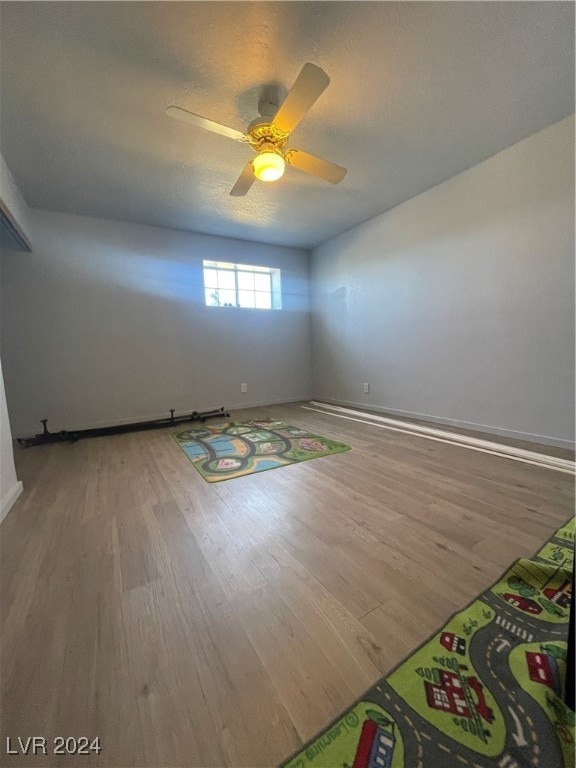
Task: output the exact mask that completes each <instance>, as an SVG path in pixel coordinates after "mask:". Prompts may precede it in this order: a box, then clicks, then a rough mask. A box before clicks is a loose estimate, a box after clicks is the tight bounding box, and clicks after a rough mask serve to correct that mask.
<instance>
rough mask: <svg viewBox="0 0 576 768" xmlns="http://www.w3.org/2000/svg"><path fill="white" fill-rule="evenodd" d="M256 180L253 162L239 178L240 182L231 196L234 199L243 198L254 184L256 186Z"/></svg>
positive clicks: (235, 185)
mask: <svg viewBox="0 0 576 768" xmlns="http://www.w3.org/2000/svg"><path fill="white" fill-rule="evenodd" d="M255 180H256V176H254V169H253V168H252V160H250V162H249V163H248V164H247V165H246V167H245V168H244V170H243V171H242V173H241V174H240V176H239V177H238V181H237V182H236V184H234V186H233V187H232V189H231V190H230V194H231V195H232V196H233V197H242V196H243V195H245V194H246V193H247V192H248V190H249V189H250V187H251V186H252V184H254V182H255Z"/></svg>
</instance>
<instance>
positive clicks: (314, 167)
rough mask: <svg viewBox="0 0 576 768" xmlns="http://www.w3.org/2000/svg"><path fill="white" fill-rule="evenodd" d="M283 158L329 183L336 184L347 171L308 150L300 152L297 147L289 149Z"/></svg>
mask: <svg viewBox="0 0 576 768" xmlns="http://www.w3.org/2000/svg"><path fill="white" fill-rule="evenodd" d="M284 160H286V162H287V163H288V164H289V165H293V166H295V167H296V168H300V170H301V171H306V173H311V174H313V175H314V176H319V177H320V178H321V179H325V180H326V181H329V182H330V183H331V184H338V183H339V182H341V181H342V179H343V178H344V176H346V174H347V173H348V171H347V170H346V168H342V166H340V165H336V164H335V163H330V162H328V160H322V158H321V157H316V156H315V155H311V154H309V153H308V152H302V151H301V150H299V149H289V150H288V152H286V154H285V155H284Z"/></svg>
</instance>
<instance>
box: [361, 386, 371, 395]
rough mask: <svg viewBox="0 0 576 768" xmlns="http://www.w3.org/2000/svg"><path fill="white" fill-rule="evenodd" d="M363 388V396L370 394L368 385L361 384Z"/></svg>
mask: <svg viewBox="0 0 576 768" xmlns="http://www.w3.org/2000/svg"><path fill="white" fill-rule="evenodd" d="M362 386H363V387H364V394H365V395H369V394H370V384H363V385H362Z"/></svg>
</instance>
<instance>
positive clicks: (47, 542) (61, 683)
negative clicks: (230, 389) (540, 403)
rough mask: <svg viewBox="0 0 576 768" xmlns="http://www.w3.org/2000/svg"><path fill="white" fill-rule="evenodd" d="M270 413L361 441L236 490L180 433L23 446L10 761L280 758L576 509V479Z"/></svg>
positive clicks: (1, 580) (0, 536)
mask: <svg viewBox="0 0 576 768" xmlns="http://www.w3.org/2000/svg"><path fill="white" fill-rule="evenodd" d="M257 416H270V417H274V418H278V419H282V420H285V421H287V422H288V423H291V424H295V425H299V426H302V427H306V428H309V429H312V430H315V431H317V432H318V433H319V434H321V435H324V436H326V437H332V438H334V439H336V440H342V441H344V442H347V443H348V444H349V445H351V446H352V449H353V450H352V451H349V452H347V453H342V454H337V455H334V456H331V457H326V458H322V459H318V460H314V461H310V462H306V463H303V464H296V465H293V466H290V467H286V468H282V469H278V470H274V471H271V472H264V473H260V474H255V475H252V476H249V477H245V478H240V479H237V480H232V481H228V482H223V483H218V484H208V483H206V482H205V481H204V479H203V478H202V477H201V476H200V475H199V474H198V473H197V472H196V471H195V469H194V468H193V467H192V465H191V464H190V462H189V461H188V459H187V458H186V456H185V455H184V454H183V453H182V451H181V450H180V449H179V448H178V446H177V445H176V443H175V442H174V441H173V440H172V438H171V437H170V436H169V434H168V432H167V431H165V430H160V431H156V432H148V433H135V434H127V435H122V436H115V437H106V438H97V439H92V440H84V441H80V442H78V443H76V444H75V445H66V444H62V445H51V446H43V447H38V448H33V449H29V450H26V451H24V450H17V455H16V461H17V470H18V474H19V478H20V479H22V480H23V482H24V493H23V495H22V497H21V498H20V499H19V500H18V502H17V503H16V505H15V506H14V508H13V510H12V511H11V512H10V514H9V515H8V516H7V518H6V519H5V521H4V523H3V524H2V527H1V529H0V597H1V603H0V611H1V613H0V620H1V625H0V630H1V633H0V643H1V645H0V661H1V674H2V676H1V687H2V696H1V705H2V712H1V715H2V717H1V732H0V762H1V764H2V765H6V766H12V765H13V766H24V765H25V766H43V767H44V766H60V765H70V766H72V765H74V766H83V765H90V766H94V767H96V766H106V767H107V768H121V767H123V766H158V767H159V766H162V768H167V767H168V766H195V767H196V766H246V767H247V766H273V765H275V764H277V763H278V762H279V761H281V760H282V759H283V758H285V757H287V756H288V755H289V754H290V753H291V752H292V751H294V750H295V749H297V748H298V746H299V745H300V744H302V742H303V741H306V740H307V739H309V738H310V737H312V736H313V735H314V734H315V733H316V731H318V730H319V729H320V728H321V727H322V726H323V725H325V724H326V723H327V722H328V721H329V720H330V719H332V718H333V717H335V716H336V715H337V714H338V713H339V712H340V711H341V710H342V709H343V708H344V707H346V706H347V705H348V704H349V703H350V702H351V701H352V700H353V699H354V698H356V697H358V696H359V695H361V694H362V692H363V691H364V690H365V689H366V688H368V687H369V686H370V685H371V684H372V683H373V682H374V681H375V680H376V679H377V678H378V677H380V676H381V675H382V674H383V673H385V672H386V671H387V670H388V669H389V668H390V667H392V666H393V665H395V664H396V663H398V662H399V661H400V660H401V659H402V658H404V657H405V656H406V655H407V654H408V653H409V652H410V651H411V650H412V649H413V648H414V647H415V646H416V645H418V644H419V643H420V642H422V640H424V639H425V638H426V636H427V635H429V634H430V633H431V632H433V631H435V630H436V629H437V628H438V627H439V626H440V624H441V623H442V622H443V621H445V620H446V619H447V618H448V616H449V615H450V614H451V613H453V612H454V611H455V610H457V609H459V608H461V607H463V605H464V604H465V603H467V602H468V601H470V600H471V599H473V598H474V597H475V596H476V595H477V594H478V593H479V592H481V591H482V590H484V589H485V588H486V587H488V586H489V585H490V584H491V583H492V582H493V581H494V580H495V579H496V578H497V577H498V576H499V575H500V574H501V573H502V571H503V570H504V568H505V567H506V566H507V565H508V564H509V563H510V562H511V561H513V560H514V559H515V558H517V557H521V556H526V555H530V554H532V553H533V552H534V551H535V550H536V549H538V547H539V546H540V544H541V543H542V542H543V541H544V540H545V539H547V538H548V537H549V536H550V534H551V533H552V532H553V531H554V530H555V529H556V528H557V527H558V526H559V525H560V524H562V523H563V522H564V521H565V520H566V519H568V518H569V517H570V516H571V515H572V514H573V512H574V478H573V477H570V476H569V475H565V474H561V473H559V472H554V471H552V470H549V469H543V468H539V467H534V466H529V465H524V464H520V463H518V462H515V461H510V460H507V459H503V458H498V457H494V456H490V455H487V454H482V453H475V452H473V451H468V450H465V449H462V448H459V447H455V446H451V445H447V444H443V443H433V442H430V441H427V440H423V439H421V438H419V437H417V436H412V435H405V434H400V433H394V432H389V431H387V430H384V429H380V428H376V427H374V426H371V425H363V424H359V423H355V422H348V421H344V420H341V419H338V418H334V417H333V416H330V415H327V414H326V415H325V414H320V413H315V412H311V411H305V410H303V409H301V408H300V407H299V405H297V404H292V405H285V406H274V407H269V408H258V409H250V410H245V411H237V412H236V413H234V414H233V418H234V419H235V420H242V419H243V418H255V417H257ZM507 442H509V441H507ZM531 447H532V448H534V446H531ZM7 736H9V737H11V738H12V744H14V742H16V740H17V738H18V737H19V736H20V737H22V738H26V737H28V736H44V737H45V738H46V739H47V740H48V753H49V754H48V755H47V756H44V755H39V756H31V755H28V756H13V755H10V756H8V755H7V754H6V737H7ZM55 736H63V737H67V736H74V737H79V736H87V737H89V738H90V739H93V738H94V737H96V736H99V737H100V743H101V746H102V752H101V754H99V755H97V754H91V755H89V756H85V757H82V756H79V755H76V756H66V757H64V756H58V755H54V754H53V745H52V740H53V738H54V737H55Z"/></svg>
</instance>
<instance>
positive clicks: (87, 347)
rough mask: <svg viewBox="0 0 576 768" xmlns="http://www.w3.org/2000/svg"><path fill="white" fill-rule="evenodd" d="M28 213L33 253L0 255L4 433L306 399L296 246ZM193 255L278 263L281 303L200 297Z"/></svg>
mask: <svg viewBox="0 0 576 768" xmlns="http://www.w3.org/2000/svg"><path fill="white" fill-rule="evenodd" d="M29 214H30V227H31V230H32V238H33V242H34V253H33V254H21V253H19V254H14V253H5V254H3V258H2V280H1V290H2V295H1V299H2V363H3V367H4V378H5V384H6V397H7V401H8V408H9V411H10V417H11V422H12V429H13V432H14V434H16V435H21V434H28V433H31V432H36V431H38V430H39V419H41V418H48V419H49V427H52V428H53V429H55V430H56V429H62V428H81V427H85V426H91V425H102V424H107V423H113V422H119V421H123V420H125V419H133V420H134V419H141V418H142V419H143V418H150V417H156V416H161V415H165V414H166V412H167V410H168V409H169V408H175V409H176V410H177V411H186V410H203V409H206V408H212V407H219V406H222V405H224V406H226V407H227V408H234V407H238V406H242V405H250V404H265V403H270V402H286V401H289V400H298V399H306V398H309V397H310V395H311V364H310V317H309V304H308V278H309V274H308V269H309V257H308V253H307V252H306V251H302V250H297V249H290V248H282V247H279V246H267V245H262V244H256V243H249V242H243V241H239V240H230V239H226V238H219V237H211V236H209V235H197V234H192V233H187V232H177V231H173V230H168V229H159V228H155V227H146V226H139V225H134V224H123V223H119V222H111V221H104V220H99V219H91V218H85V217H81V216H71V215H67V214H60V213H51V212H48V211H40V210H34V209H32V210H30V212H29ZM203 258H209V259H218V260H221V261H233V262H237V263H243V264H257V265H265V266H271V267H277V268H280V269H281V271H282V294H283V295H282V306H283V309H282V310H274V311H269V312H266V311H262V310H246V309H232V308H218V307H206V306H205V305H204V291H203V282H202V259H203ZM240 382H246V383H247V384H248V392H247V393H246V394H241V393H240Z"/></svg>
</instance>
